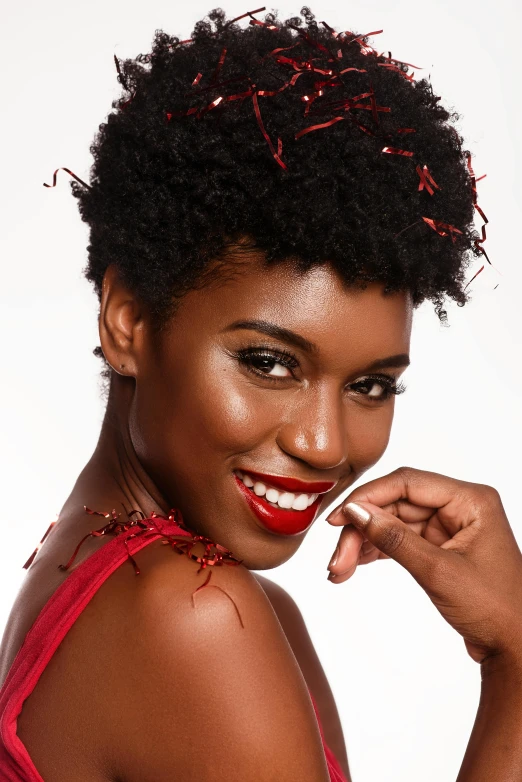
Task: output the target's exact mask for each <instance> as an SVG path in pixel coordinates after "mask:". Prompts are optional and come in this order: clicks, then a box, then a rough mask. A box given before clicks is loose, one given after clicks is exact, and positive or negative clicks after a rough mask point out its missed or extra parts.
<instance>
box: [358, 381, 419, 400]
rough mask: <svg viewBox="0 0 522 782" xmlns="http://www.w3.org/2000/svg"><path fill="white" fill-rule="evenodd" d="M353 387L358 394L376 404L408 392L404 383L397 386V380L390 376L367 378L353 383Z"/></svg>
mask: <svg viewBox="0 0 522 782" xmlns="http://www.w3.org/2000/svg"><path fill="white" fill-rule="evenodd" d="M352 386H353V387H354V388H355V389H356V390H357V392H358V393H360V394H361V395H363V396H366V397H367V398H368V399H371V400H372V401H374V402H383V401H385V400H386V399H389V398H390V397H392V396H394V395H397V394H402V393H403V392H404V391H406V387H405V386H404V385H403V384H402V383H399V384H397V382H396V380H395V378H393V377H391V376H389V375H378V376H376V377H367V378H366V379H365V380H361V381H359V382H357V383H353V384H352Z"/></svg>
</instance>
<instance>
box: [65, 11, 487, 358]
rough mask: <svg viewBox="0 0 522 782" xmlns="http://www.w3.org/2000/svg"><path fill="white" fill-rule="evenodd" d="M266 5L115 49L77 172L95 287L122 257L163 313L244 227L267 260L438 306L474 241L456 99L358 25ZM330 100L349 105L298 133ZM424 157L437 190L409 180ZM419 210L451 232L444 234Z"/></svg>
mask: <svg viewBox="0 0 522 782" xmlns="http://www.w3.org/2000/svg"><path fill="white" fill-rule="evenodd" d="M247 18H248V16H247ZM264 20H265V21H264V22H260V20H257V21H256V22H254V21H253V19H252V22H251V23H250V24H248V25H247V26H245V25H244V24H238V23H237V20H231V21H227V19H226V16H225V14H224V12H223V11H222V10H221V9H216V10H214V11H212V12H210V13H209V14H208V17H207V18H205V19H204V20H202V21H199V22H198V23H197V24H196V25H195V29H194V31H193V34H192V39H191V40H189V41H188V42H187V41H180V40H179V39H178V38H176V37H172V36H169V35H167V34H166V33H164V32H163V31H161V30H157V31H156V32H155V36H154V40H153V45H152V51H151V52H150V53H149V54H147V55H139V56H138V57H136V58H135V59H127V60H124V61H122V62H117V64H118V73H119V76H118V78H119V81H120V83H121V84H122V85H123V87H124V89H125V92H124V94H123V96H122V97H121V98H120V99H118V100H116V101H114V102H113V104H112V107H113V109H114V111H113V112H112V113H110V114H109V116H108V118H107V121H106V122H104V123H103V124H101V125H100V126H99V130H98V133H97V134H96V136H95V139H94V142H93V144H92V146H91V152H92V154H93V157H94V162H93V165H92V168H91V180H90V187H89V188H86V187H83V186H82V185H80V184H78V183H76V182H72V183H71V187H72V191H73V194H74V196H75V197H76V198H77V199H78V202H79V209H80V213H81V216H82V219H83V220H84V221H85V222H87V223H88V224H89V226H90V241H89V246H88V264H87V266H86V268H85V269H84V274H85V275H86V277H87V279H88V280H90V281H91V282H92V283H93V284H94V287H95V290H96V292H97V294H98V296H100V295H101V286H102V280H103V276H104V273H105V270H106V268H107V266H108V265H109V264H110V263H114V264H116V265H117V268H118V270H119V272H120V274H121V276H122V279H123V280H124V282H125V283H126V284H128V285H129V287H130V288H131V289H132V290H133V291H134V292H135V293H136V294H137V295H138V296H139V297H140V299H141V300H142V301H143V302H144V303H145V304H146V305H147V306H148V307H149V309H150V313H151V315H152V316H153V320H154V321H155V322H156V323H157V324H160V326H161V324H162V323H164V322H166V320H168V318H169V316H170V315H171V314H172V313H173V312H174V311H175V301H176V298H179V297H180V296H182V295H183V294H184V293H185V292H187V291H188V290H190V289H191V288H193V287H196V286H197V285H199V284H200V283H201V280H202V279H205V271H206V270H208V269H209V268H210V265H211V264H210V262H211V261H212V260H213V259H214V260H215V259H219V258H220V257H224V255H225V254H226V251H227V247H228V246H230V245H233V244H234V243H236V242H238V241H239V243H240V241H241V237H243V239H244V237H248V241H249V242H250V243H251V244H252V245H253V246H255V247H256V248H257V249H258V250H261V251H262V252H263V253H264V256H265V257H266V263H267V264H271V263H277V262H280V261H284V260H287V259H294V260H296V261H297V262H298V266H299V268H300V269H302V270H307V269H309V268H311V267H313V266H314V265H316V264H324V263H325V262H329V263H331V264H332V265H333V266H334V268H335V269H336V270H337V272H338V273H339V274H340V275H341V276H342V278H343V279H344V280H345V281H346V283H347V284H355V283H359V282H361V281H362V284H363V285H364V281H368V282H372V281H375V282H381V283H383V284H384V285H385V290H386V291H387V292H392V291H397V290H409V291H410V292H411V296H412V300H413V303H414V306H417V305H418V304H420V303H421V302H422V301H424V300H426V299H429V300H431V301H432V302H434V304H435V307H436V311H437V314H438V316H439V318H440V319H441V321H445V320H447V316H446V312H445V310H444V309H443V306H444V301H445V298H446V297H449V298H451V299H453V300H454V301H456V302H457V303H458V304H459V305H463V304H465V303H466V302H467V301H468V294H467V293H466V291H465V286H464V276H465V270H466V268H467V266H469V264H470V263H471V261H472V260H473V257H474V256H476V255H478V254H479V252H480V248H479V245H478V244H477V239H478V235H477V233H476V231H475V229H474V227H473V217H474V205H473V183H472V179H471V177H470V173H469V170H468V168H467V164H466V155H467V154H468V153H467V152H466V150H464V149H463V146H462V144H463V139H462V137H461V136H460V135H459V133H458V131H457V130H456V128H455V122H456V120H458V115H457V114H455V113H454V112H453V113H452V112H450V111H448V110H447V109H446V108H444V107H443V106H442V105H441V103H440V98H439V97H437V96H436V95H434V94H433V90H432V87H431V84H430V83H429V81H427V80H426V79H421V80H419V81H414V80H413V79H412V77H411V76H409V75H408V67H407V66H406V65H404V64H403V63H401V62H399V61H397V60H392V59H390V57H391V55H390V56H389V57H385V56H384V55H379V54H378V53H377V52H376V51H375V50H374V49H372V47H370V46H369V45H368V38H367V36H360V37H357V34H356V33H345V34H341V35H339V36H337V35H336V34H335V33H333V31H332V30H331V29H330V28H329V27H328V26H327V25H325V24H324V23H321V24H318V23H317V22H316V20H315V17H314V16H313V14H312V13H311V12H310V10H309V9H308V8H303V9H302V10H301V16H299V17H295V18H291V19H287V20H286V21H281V20H279V19H278V17H277V14H268V15H266V16H265V17H264ZM282 49H285V50H286V51H283V52H282V53H281V51H276V52H274V50H282ZM225 50H226V51H225ZM332 63H333V64H332ZM346 69H349V70H346ZM340 70H342V71H343V73H342V74H340V75H339V71H340ZM297 73H299V77H297V76H296V74H297ZM329 73H330V75H329ZM331 74H333V78H332V75H331ZM292 76H294V78H293V79H292V78H291V77H292ZM289 80H291V84H288V82H289ZM321 82H322V83H321ZM285 84H286V85H287V86H286V87H285ZM282 87H283V89H281V88H282ZM258 90H264V91H272V93H274V92H275V93H276V94H272V95H271V96H267V95H262V94H260V95H259V97H257V96H254V95H253V94H252V93H253V92H256V91H258ZM372 92H373V94H374V95H375V99H373V98H372V97H368V93H370V95H371V93H372ZM233 95H235V96H238V95H240V96H241V95H242V97H239V98H237V97H236V98H235V99H233V100H226V98H227V97H230V96H233ZM365 95H366V97H364V96H365ZM129 96H130V97H129ZM306 96H311V98H312V99H310V97H308V98H307V97H306ZM356 96H357V98H356V100H358V104H356V103H354V101H353V100H352V102H351V103H350V102H349V100H348V99H353V98H354V97H356ZM361 96H362V97H361ZM218 98H222V100H221V101H218V100H217V99H218ZM223 98H225V99H223ZM256 101H257V106H258V109H259V112H260V114H259V116H258V115H257V114H256ZM343 101H344V103H343ZM372 101H373V109H372ZM307 103H310V105H309V106H308V105H307ZM357 106H359V108H357ZM368 107H370V110H368ZM190 109H192V111H189V110H190ZM306 109H308V114H306V115H304V112H305V111H306ZM383 109H389V111H388V110H383ZM335 116H343V118H344V119H346V120H348V121H342V122H341V121H336V122H334V123H332V124H331V125H329V126H328V127H325V128H318V129H316V130H314V131H313V132H308V133H306V134H304V135H302V136H300V137H298V138H297V139H296V138H295V136H296V134H299V131H301V130H303V129H305V128H307V127H310V126H312V125H314V124H322V123H326V122H328V121H329V119H332V118H334V117H335ZM260 117H261V120H260ZM263 128H264V132H263ZM405 129H406V131H405ZM408 129H412V130H409V131H408ZM412 131H414V132H412ZM267 137H268V138H269V139H270V143H269V142H268V141H267ZM278 139H280V140H281V142H282V148H281V150H280V158H279V159H280V160H281V161H282V162H284V166H286V168H284V167H283V166H282V165H280V164H279V163H278V159H277V155H278V151H277V150H278V146H279V142H278ZM270 144H272V146H271V145H270ZM385 146H388V147H390V148H392V149H397V148H399V149H406V150H407V151H409V152H412V153H413V155H412V156H405V155H403V154H393V153H392V154H385V153H384V152H383V147H385ZM417 166H420V167H421V169H422V167H423V166H427V167H428V171H429V172H430V174H431V176H432V177H433V179H434V180H435V182H436V184H437V185H438V189H435V188H434V187H433V190H432V193H433V194H431V193H430V192H429V190H428V189H427V188H426V187H424V188H423V189H421V190H419V184H420V177H419V173H418V171H417V168H416V167H417ZM424 216H426V217H428V218H430V219H432V220H435V221H440V222H441V223H445V224H451V225H452V226H455V227H456V228H458V231H459V232H458V233H456V232H453V231H452V232H450V233H449V234H448V233H446V235H445V236H443V235H440V233H438V232H437V231H436V230H434V228H433V226H430V225H429V224H428V223H426V222H425V221H424V220H422V217H424ZM439 228H440V226H439ZM441 230H442V229H441ZM96 352H98V355H101V352H100V348H97V349H96V350H95V353H96Z"/></svg>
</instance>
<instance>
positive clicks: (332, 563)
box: [328, 546, 339, 570]
mask: <svg viewBox="0 0 522 782" xmlns="http://www.w3.org/2000/svg"><path fill="white" fill-rule="evenodd" d="M338 556H339V546H337V548H336V549H335V551H334V553H333V557H332V558H331V560H330V562H329V563H328V570H330V568H331V567H334V566H335V563H336V562H337V557H338Z"/></svg>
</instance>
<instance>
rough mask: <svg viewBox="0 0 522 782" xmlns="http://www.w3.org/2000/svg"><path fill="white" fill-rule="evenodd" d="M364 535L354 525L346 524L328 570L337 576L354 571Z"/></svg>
mask: <svg viewBox="0 0 522 782" xmlns="http://www.w3.org/2000/svg"><path fill="white" fill-rule="evenodd" d="M363 542H364V535H363V534H362V533H361V532H360V531H359V530H358V529H357V528H356V527H354V526H353V525H352V524H346V526H344V527H343V528H342V530H341V534H340V536H339V542H338V544H337V548H336V549H335V551H334V554H333V556H332V558H331V560H330V562H329V564H328V570H329V571H330V572H331V573H334V574H335V575H341V574H345V573H346V572H347V571H349V570H352V572H353V569H354V566H356V565H357V562H358V560H359V552H360V550H361V546H362V544H363Z"/></svg>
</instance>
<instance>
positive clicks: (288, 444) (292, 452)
mask: <svg viewBox="0 0 522 782" xmlns="http://www.w3.org/2000/svg"><path fill="white" fill-rule="evenodd" d="M345 415H346V406H345V403H344V402H343V398H342V392H341V391H340V390H339V388H338V387H335V386H334V384H326V383H324V384H321V385H317V386H315V387H313V388H312V387H310V388H308V389H307V390H306V392H305V393H304V394H303V396H302V397H301V399H300V400H299V404H296V406H295V408H293V409H292V410H291V412H290V413H289V415H288V418H287V420H286V421H285V422H284V423H283V425H282V426H281V427H280V428H279V431H278V435H277V438H276V441H277V444H278V445H279V447H280V448H281V450H283V451H284V452H285V453H286V454H288V455H289V456H292V457H293V458H294V459H300V460H301V461H303V462H306V463H307V464H308V465H310V466H311V467H314V468H315V469H316V470H330V469H332V468H334V467H339V466H340V465H342V464H343V463H344V462H345V461H346V460H347V458H348V453H347V440H348V437H347V432H346V420H345Z"/></svg>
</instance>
